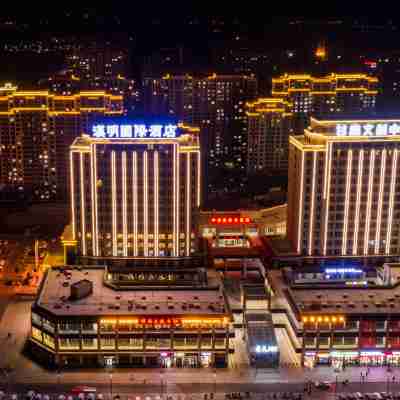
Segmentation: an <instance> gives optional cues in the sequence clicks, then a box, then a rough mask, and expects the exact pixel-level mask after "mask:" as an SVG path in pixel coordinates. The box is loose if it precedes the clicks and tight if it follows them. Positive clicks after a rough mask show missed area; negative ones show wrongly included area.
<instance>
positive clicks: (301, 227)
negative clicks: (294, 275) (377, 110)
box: [287, 118, 400, 257]
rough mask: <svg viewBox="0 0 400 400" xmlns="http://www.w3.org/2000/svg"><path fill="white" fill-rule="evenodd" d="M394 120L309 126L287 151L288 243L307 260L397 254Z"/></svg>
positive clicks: (397, 126)
mask: <svg viewBox="0 0 400 400" xmlns="http://www.w3.org/2000/svg"><path fill="white" fill-rule="evenodd" d="M399 151H400V120H389V119H383V120H372V119H365V120H355V119H354V120H316V119H313V118H312V119H311V126H310V128H309V129H306V130H305V131H304V135H301V136H291V137H290V145H289V185H288V221H287V224H288V237H289V239H290V240H291V242H292V245H293V248H295V249H296V250H297V252H298V253H301V254H303V255H308V256H364V257H367V256H375V257H376V256H390V255H396V254H399V251H400V230H399V225H400V205H399V202H398V201H397V193H398V192H399V191H400V180H399V179H398V176H399V166H400V163H399V161H398V156H399Z"/></svg>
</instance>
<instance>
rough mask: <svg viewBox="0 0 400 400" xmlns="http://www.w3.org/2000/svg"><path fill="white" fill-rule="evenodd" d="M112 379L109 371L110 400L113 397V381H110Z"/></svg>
mask: <svg viewBox="0 0 400 400" xmlns="http://www.w3.org/2000/svg"><path fill="white" fill-rule="evenodd" d="M112 379H113V374H112V372H110V399H111V400H112V398H113V387H112V384H113V381H112Z"/></svg>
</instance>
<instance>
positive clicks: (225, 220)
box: [210, 216, 251, 225]
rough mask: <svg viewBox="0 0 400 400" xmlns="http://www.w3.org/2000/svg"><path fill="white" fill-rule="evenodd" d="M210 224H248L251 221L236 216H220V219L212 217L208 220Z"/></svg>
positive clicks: (247, 218)
mask: <svg viewBox="0 0 400 400" xmlns="http://www.w3.org/2000/svg"><path fill="white" fill-rule="evenodd" d="M210 223H211V224H217V225H221V224H228V225H231V224H250V223H251V220H250V218H249V217H236V216H221V217H212V218H211V219H210Z"/></svg>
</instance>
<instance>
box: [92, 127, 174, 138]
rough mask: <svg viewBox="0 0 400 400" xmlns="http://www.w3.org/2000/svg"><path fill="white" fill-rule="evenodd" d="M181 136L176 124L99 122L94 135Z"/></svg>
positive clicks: (106, 136)
mask: <svg viewBox="0 0 400 400" xmlns="http://www.w3.org/2000/svg"><path fill="white" fill-rule="evenodd" d="M178 136H179V131H178V126H177V125H174V124H165V125H164V124H152V125H146V124H97V125H93V127H92V137H95V138H103V139H174V138H176V137H178Z"/></svg>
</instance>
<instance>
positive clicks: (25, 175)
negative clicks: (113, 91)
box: [0, 85, 123, 201]
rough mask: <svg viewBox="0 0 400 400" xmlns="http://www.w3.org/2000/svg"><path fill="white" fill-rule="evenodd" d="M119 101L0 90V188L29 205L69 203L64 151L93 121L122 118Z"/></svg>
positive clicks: (96, 94)
mask: <svg viewBox="0 0 400 400" xmlns="http://www.w3.org/2000/svg"><path fill="white" fill-rule="evenodd" d="M122 110H123V104H122V96H113V95H110V94H107V93H105V92H104V91H87V92H80V93H77V94H75V95H70V96H60V95H56V94H52V93H50V92H48V91H19V90H18V89H17V88H16V87H11V86H9V85H8V86H5V87H3V88H0V185H4V186H5V187H7V188H11V189H15V190H19V191H26V192H27V193H28V194H32V196H33V199H34V200H38V201H49V200H64V201H65V200H66V199H68V182H69V179H68V165H69V163H68V149H69V146H70V145H71V144H72V142H73V140H74V139H75V138H76V137H78V136H79V135H80V134H81V133H82V132H84V131H87V130H88V128H89V126H91V124H92V123H93V121H94V120H95V119H96V118H99V117H103V116H105V115H114V114H115V115H116V114H121V113H122Z"/></svg>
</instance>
